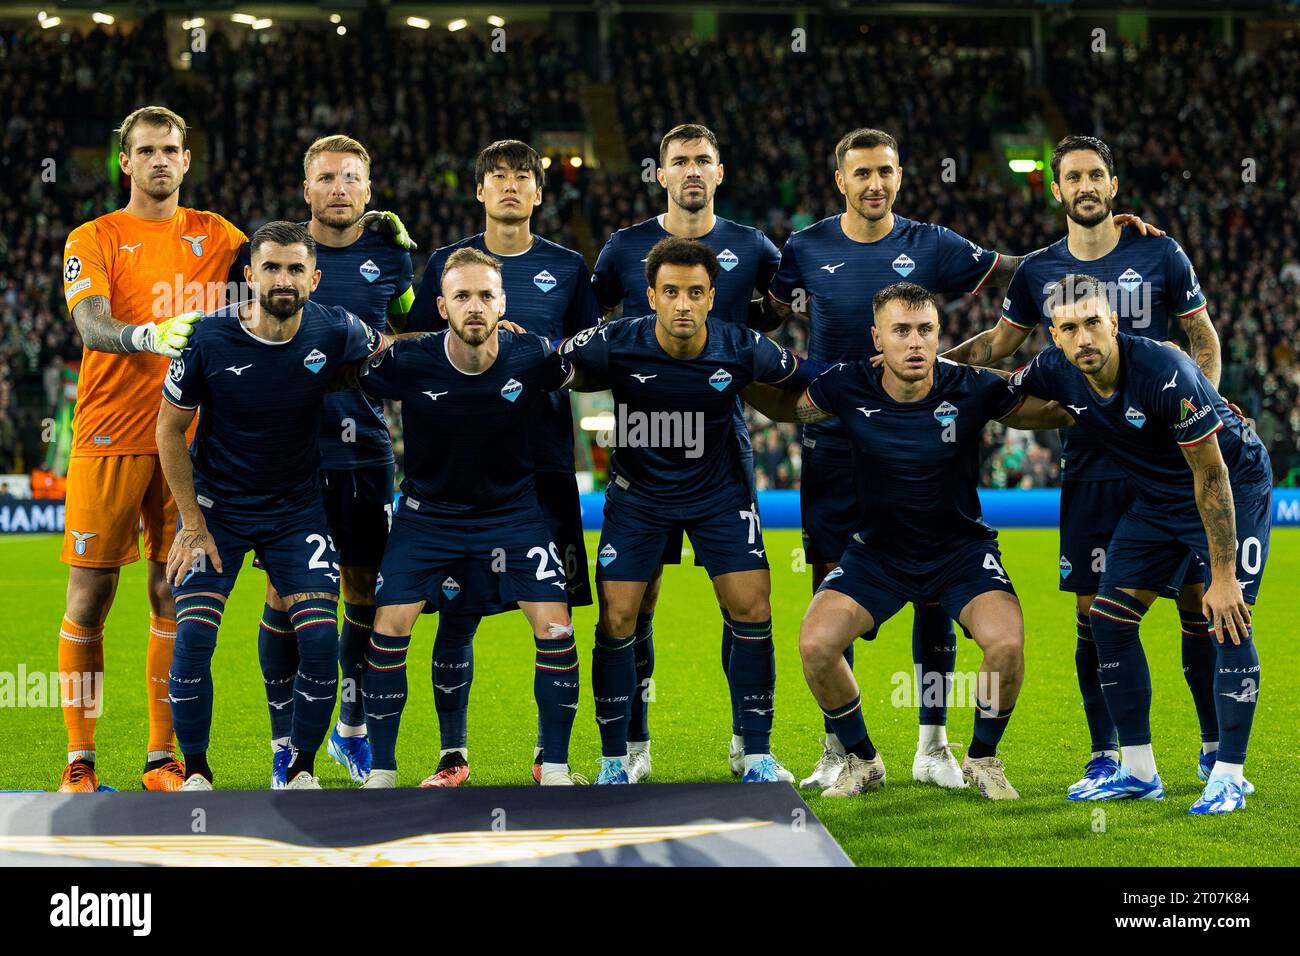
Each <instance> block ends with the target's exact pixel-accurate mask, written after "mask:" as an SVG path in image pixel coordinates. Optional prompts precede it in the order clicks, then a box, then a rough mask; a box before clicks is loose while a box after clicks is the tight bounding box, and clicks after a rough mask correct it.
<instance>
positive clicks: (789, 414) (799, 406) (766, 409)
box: [740, 382, 834, 425]
mask: <svg viewBox="0 0 1300 956" xmlns="http://www.w3.org/2000/svg"><path fill="white" fill-rule="evenodd" d="M740 397H741V398H743V399H744V400H745V403H746V404H747V405H749V406H750V407H752V408H753V409H754V410H755V411H758V412H761V413H762V414H763V415H766V416H767V417H768V418H770V419H771V420H772V421H774V422H801V423H803V424H805V425H810V424H812V423H814V422H824V421H828V420H829V419H831V418H834V416H833V415H831V414H830V413H829V412H824V411H822V410H821V409H820V408H818V407H817V405H816V403H814V402H813V400H812V399H811V398H809V396H808V390H807V389H804V390H803V391H801V392H787V391H783V390H781V389H780V388H775V387H773V386H771V385H763V384H761V383H759V382H753V383H751V384H749V385H747V386H745V388H744V389H743V390H742V391H741V393H740Z"/></svg>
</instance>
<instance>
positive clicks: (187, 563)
mask: <svg viewBox="0 0 1300 956" xmlns="http://www.w3.org/2000/svg"><path fill="white" fill-rule="evenodd" d="M194 414H195V409H193V408H182V407H180V406H179V405H175V404H173V403H172V402H170V401H168V400H167V399H165V398H164V399H163V400H162V404H161V406H160V407H159V409H158V425H157V428H156V429H155V430H154V438H155V439H156V441H157V442H158V461H159V464H161V466H162V470H163V477H164V478H166V479H167V487H168V488H169V489H170V490H171V493H172V498H173V499H175V501H176V509H177V511H178V512H179V513H180V519H181V527H180V530H178V531H177V533H176V537H175V538H174V539H173V540H172V548H171V551H170V553H168V555H167V580H168V581H169V582H171V583H172V584H180V583H181V581H182V580H183V579H184V578H185V575H186V574H187V573H188V571H189V569H190V568H191V567H192V566H193V565H194V562H195V561H196V560H199V559H200V555H202V556H203V558H202V559H203V560H207V561H211V562H212V566H213V567H214V568H215V569H216V570H217V571H218V572H220V571H221V570H222V567H221V555H220V553H219V552H218V551H217V545H216V542H214V541H213V540H212V535H211V534H209V533H208V524H207V522H206V521H205V520H204V519H203V511H202V509H200V508H199V501H198V495H197V493H196V492H195V491H194V467H193V465H192V463H191V462H190V451H189V443H188V442H187V441H186V440H185V432H186V430H188V429H189V427H190V424H191V423H192V422H193V421H194Z"/></svg>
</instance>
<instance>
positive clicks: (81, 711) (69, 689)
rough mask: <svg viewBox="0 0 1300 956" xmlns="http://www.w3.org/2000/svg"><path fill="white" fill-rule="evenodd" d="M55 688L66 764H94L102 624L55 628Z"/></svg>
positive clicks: (101, 682)
mask: <svg viewBox="0 0 1300 956" xmlns="http://www.w3.org/2000/svg"><path fill="white" fill-rule="evenodd" d="M59 685H60V693H61V695H62V698H63V699H62V701H61V703H62V705H63V723H64V726H66V727H67V728H68V762H69V763H71V762H72V761H73V760H76V759H78V758H80V759H85V760H89V761H90V762H91V763H94V762H95V720H96V719H97V718H98V717H99V715H100V713H101V711H102V709H103V697H102V694H103V689H104V625H102V624H100V625H99V626H98V627H81V626H80V625H78V624H74V623H72V621H69V620H68V619H67V618H66V617H65V618H64V619H63V623H62V624H61V625H60V626H59Z"/></svg>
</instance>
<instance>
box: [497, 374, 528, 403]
mask: <svg viewBox="0 0 1300 956" xmlns="http://www.w3.org/2000/svg"><path fill="white" fill-rule="evenodd" d="M523 390H524V386H523V384H522V383H521V382H517V381H515V380H514V379H513V378H512V379H511V380H510V381H508V382H506V383H505V384H504V385H502V386H501V397H502V398H504V399H505V400H506V401H507V402H513V401H514V400H515V399H516V398H518V397H519V394H520V393H521V392H522V391H523Z"/></svg>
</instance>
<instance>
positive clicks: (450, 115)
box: [0, 0, 1300, 494]
mask: <svg viewBox="0 0 1300 956" xmlns="http://www.w3.org/2000/svg"><path fill="white" fill-rule="evenodd" d="M95 12H100V13H107V14H109V15H111V16H113V17H114V18H115V21H114V22H113V23H112V24H101V23H96V22H95V21H94V19H92V14H93V13H95ZM38 14H43V19H38ZM234 14H241V15H242V14H248V15H250V17H254V18H267V19H270V20H271V23H270V24H269V25H266V24H263V26H262V27H261V28H259V29H256V30H255V29H253V28H252V26H250V25H247V24H242V23H237V22H233V21H232V20H231V19H230V18H231V16H232V15H234ZM489 15H496V16H502V17H504V19H505V26H504V30H505V39H506V51H505V52H504V53H500V52H493V51H492V49H491V44H492V36H491V31H492V30H493V26H492V25H491V24H490V23H488V22H487V17H488V16H489ZM1296 15H1297V7H1296V6H1295V5H1294V4H1278V3H1258V2H1236V3H1233V4H1231V5H1225V4H1217V3H1205V2H1198V0H1179V2H1177V3H1173V4H1167V5H1162V4H1152V3H1146V4H1142V5H1141V6H1138V5H1132V4H1124V3H1083V2H1076V3H1060V2H1029V0H1024V2H1005V0H1004V2H998V3H996V4H991V5H990V4H959V3H947V4H927V5H924V6H921V5H904V4H899V5H889V6H874V7H872V8H871V9H870V10H867V9H866V8H865V7H864V8H862V9H861V10H859V9H857V8H855V7H854V6H853V5H851V4H847V3H838V2H832V3H815V4H805V5H802V6H799V7H797V8H796V7H792V6H791V5H788V4H777V3H757V2H750V3H745V4H734V5H733V4H725V3H712V4H709V5H707V6H696V5H688V4H654V3H628V4H621V5H617V6H615V5H613V4H591V3H570V4H527V3H512V4H509V5H502V6H500V7H492V6H478V7H455V8H451V7H444V8H438V7H431V6H420V5H415V4H406V5H400V4H395V5H391V6H389V5H382V4H369V5H368V4H366V3H365V2H364V0H358V2H347V3H334V4H329V3H326V4H297V3H277V4H275V5H274V6H273V7H272V6H259V5H256V4H253V5H244V4H232V3H216V4H212V3H195V4H180V3H137V4H132V5H129V6H128V5H114V4H98V5H91V4H81V3H79V4H68V3H54V2H51V3H47V4H43V5H35V4H31V5H24V4H20V5H13V4H8V5H5V6H4V7H3V8H0V172H3V182H4V183H5V184H6V186H7V195H6V197H5V201H4V202H3V203H0V474H5V473H15V472H31V471H32V470H33V469H35V468H39V467H41V466H43V465H44V464H45V463H46V461H47V457H52V458H57V455H55V456H51V455H50V454H49V448H48V445H47V441H48V438H49V434H48V431H49V430H48V429H47V428H44V427H43V423H44V422H45V421H46V420H48V419H50V418H51V417H52V416H53V415H54V414H55V411H56V408H57V406H58V405H59V399H60V396H61V395H62V394H63V391H64V388H65V384H66V382H68V381H69V380H70V379H71V378H72V369H73V367H74V366H75V363H76V362H77V361H78V359H79V357H80V349H81V343H80V340H79V338H78V336H77V333H76V330H75V328H74V327H73V324H72V322H71V320H70V319H69V317H68V314H67V310H66V308H65V307H64V304H63V299H62V295H61V288H60V281H59V271H60V262H61V254H62V248H63V243H64V239H65V238H66V236H67V234H68V232H69V231H70V230H71V229H72V228H73V227H74V226H75V225H77V224H78V223H80V222H83V221H85V220H88V219H91V218H93V217H95V216H97V215H100V214H103V213H105V212H108V211H110V210H112V209H115V208H118V207H119V206H120V205H122V204H124V203H125V198H126V188H125V184H124V183H122V182H119V181H117V178H118V177H117V176H116V174H115V167H116V158H115V149H113V139H112V129H113V127H114V126H115V125H116V124H117V123H118V122H119V121H120V120H121V118H122V117H123V116H124V115H125V114H126V113H128V112H129V111H130V110H132V109H134V108H136V107H138V106H141V105H144V104H147V103H161V104H163V105H166V106H169V107H172V108H174V109H176V110H177V111H178V112H180V113H181V114H182V115H183V116H184V117H185V118H186V119H187V121H188V122H189V123H190V125H191V139H190V147H191V149H192V151H193V154H194V160H193V166H192V168H191V171H190V173H189V175H188V177H187V179H186V181H185V185H184V187H183V189H182V194H181V201H182V203H183V204H184V205H187V206H194V207H199V208H208V209H212V210H215V211H218V212H220V213H222V214H223V215H225V216H226V217H228V218H229V219H231V220H232V221H233V222H235V223H236V224H238V225H239V226H241V227H242V228H243V229H244V230H245V231H248V232H251V231H252V230H253V229H254V228H256V227H257V226H258V225H259V224H260V223H262V222H264V221H266V220H269V219H276V218H291V219H301V218H303V217H304V215H305V212H306V210H305V205H304V203H303V200H302V193H301V180H302V172H301V156H302V153H303V150H304V149H305V147H306V146H307V144H308V143H310V142H311V141H312V140H313V139H314V138H315V137H317V136H318V135H322V134H326V133H332V132H346V133H348V134H350V135H353V136H355V137H357V138H359V139H360V140H362V142H364V143H365V144H366V145H367V146H368V147H369V149H370V151H371V153H372V155H373V157H374V164H373V169H372V179H373V185H374V200H373V203H372V206H373V207H375V208H389V209H394V210H396V211H398V212H399V213H400V214H401V215H402V217H403V218H404V220H405V222H406V224H407V226H408V227H409V228H410V231H411V233H412V235H413V236H414V238H415V239H416V240H417V241H418V242H419V244H420V251H419V253H418V254H417V255H416V257H415V258H416V269H417V281H418V279H419V276H420V272H421V271H422V269H423V264H424V259H425V257H426V256H427V255H428V253H429V252H430V251H432V250H433V249H434V248H436V247H437V246H439V245H442V244H445V243H448V242H451V241H453V240H455V239H457V238H460V237H462V236H464V235H467V234H470V233H474V232H478V231H479V230H480V229H481V228H482V212H481V207H480V206H479V205H478V204H477V203H476V202H475V201H474V198H473V183H472V174H471V169H472V164H473V158H474V155H475V153H476V152H477V151H478V149H479V148H480V147H482V146H483V145H485V144H486V143H488V142H490V141H491V140H494V139H498V138H502V137H515V138H520V139H524V140H527V141H529V142H531V143H532V144H533V145H534V146H535V147H537V148H538V149H539V151H541V152H543V153H544V154H545V155H547V156H549V157H551V158H552V165H551V166H550V169H549V171H548V183H547V189H546V194H545V195H546V199H545V203H544V205H543V207H542V208H541V210H540V211H539V212H538V214H537V215H536V217H535V218H534V221H533V229H534V231H535V232H536V233H538V234H541V235H544V236H547V237H548V238H550V239H553V240H556V241H558V242H561V243H563V244H565V245H568V246H571V247H573V248H576V249H579V250H580V251H581V252H582V253H583V254H584V255H585V256H586V257H587V258H588V261H589V263H590V262H594V260H595V256H596V254H597V253H598V252H599V250H600V247H601V244H602V243H603V242H604V239H605V238H606V237H607V236H608V235H609V233H610V232H611V231H613V230H615V229H617V228H620V227H622V226H626V225H630V224H632V223H634V222H638V221H640V220H642V219H644V218H647V217H648V216H651V215H655V214H657V213H659V212H661V211H663V208H664V195H663V192H662V190H661V189H660V187H659V186H658V185H657V184H655V183H654V182H653V179H651V181H650V182H649V183H646V182H644V181H643V179H642V175H641V174H642V169H643V165H642V162H643V160H645V159H648V158H652V157H655V156H656V155H657V146H658V141H659V138H660V137H661V136H662V134H663V133H664V132H665V131H667V130H668V129H669V128H670V127H672V126H673V125H675V124H677V123H679V122H685V121H694V122H703V123H705V124H707V125H709V126H710V127H712V128H713V129H714V131H715V132H716V133H717V135H718V137H719V139H720V141H721V144H722V159H723V162H724V164H725V166H726V169H727V176H726V180H725V182H724V183H723V185H722V187H721V188H720V189H719V192H718V197H717V212H718V213H719V214H720V215H723V216H727V217H730V218H734V219H737V220H739V221H741V222H744V223H748V224H752V225H756V226H760V227H762V228H763V229H764V230H766V231H767V233H768V235H769V236H771V238H772V239H773V240H774V241H775V242H776V243H777V244H778V245H780V244H781V243H782V242H783V241H784V240H785V238H786V237H787V236H788V235H789V234H790V233H791V232H792V231H794V230H795V229H798V228H801V227H803V226H806V225H808V224H809V223H811V222H814V221H816V220H817V219H820V218H822V217H823V216H826V215H829V214H833V213H836V212H839V211H841V210H842V209H843V201H842V199H841V197H840V196H839V194H838V192H837V191H836V189H835V186H834V182H833V178H832V172H831V160H830V156H831V151H832V149H833V146H834V143H835V141H836V140H837V139H838V138H839V136H840V135H842V133H844V132H845V131H846V130H848V129H850V128H853V127H855V126H861V125H872V126H878V127H882V128H884V129H887V130H890V131H892V132H894V133H895V134H896V135H897V136H898V138H899V140H900V144H901V150H902V158H903V166H904V179H903V185H902V189H901V191H900V194H899V198H898V202H897V205H896V207H895V209H896V211H897V212H898V213H900V214H902V215H905V216H908V217H911V218H917V219H923V220H929V221H933V222H937V223H941V224H943V225H947V226H949V227H951V228H953V229H955V230H957V231H958V232H960V233H962V234H963V235H965V236H967V237H969V238H971V239H972V240H974V241H976V242H978V243H980V244H982V245H985V246H987V247H993V248H997V249H999V250H1001V251H1004V252H1010V253H1014V254H1023V253H1026V252H1029V251H1031V250H1033V249H1035V248H1038V247H1039V246H1042V245H1044V244H1046V243H1047V242H1050V241H1054V240H1055V239H1057V238H1059V237H1060V236H1061V235H1062V234H1063V233H1064V220H1063V217H1062V215H1061V213H1060V211H1059V209H1056V208H1054V207H1053V206H1052V204H1050V202H1049V201H1047V200H1046V199H1045V183H1044V182H1043V178H1042V177H1043V175H1044V174H1043V173H1042V172H1039V171H1034V172H1031V173H1029V174H1027V175H1026V174H1017V173H1013V172H1011V170H1010V169H1009V167H1008V161H1007V157H1008V155H1009V154H1010V153H1011V152H1015V151H1020V154H1021V155H1024V154H1025V153H1024V151H1025V150H1028V154H1027V155H1030V156H1034V155H1037V156H1039V157H1041V156H1042V155H1043V147H1044V146H1045V145H1050V144H1051V143H1053V142H1055V141H1056V140H1058V139H1059V138H1060V137H1062V136H1063V135H1065V134H1066V133H1090V134H1095V135H1098V136H1101V137H1103V138H1104V139H1106V140H1107V141H1108V142H1109V143H1110V145H1111V147H1112V148H1113V149H1114V151H1115V154H1116V158H1117V163H1118V169H1117V173H1118V175H1119V177H1120V186H1121V191H1120V194H1119V198H1118V200H1117V203H1116V209H1117V211H1134V212H1137V213H1139V214H1140V215H1142V216H1143V218H1145V219H1146V220H1147V221H1148V222H1152V223H1155V224H1157V225H1159V226H1161V227H1163V228H1165V229H1167V230H1168V231H1169V232H1170V233H1171V234H1172V235H1173V236H1174V237H1175V238H1177V239H1178V240H1179V241H1180V242H1181V243H1182V244H1183V246H1184V247H1185V248H1186V249H1187V251H1188V254H1189V255H1190V257H1191V259H1192V261H1193V263H1194V264H1195V266H1196V268H1197V271H1198V273H1199V275H1200V278H1201V279H1202V282H1203V284H1204V287H1205V289H1206V292H1207V295H1208V298H1209V303H1210V312H1211V315H1212V317H1213V319H1214V322H1215V325H1216V326H1217V328H1218V330H1219V335H1220V339H1221V341H1222V343H1223V360H1224V361H1223V366H1224V371H1223V380H1222V391H1223V393H1224V394H1225V395H1226V396H1228V397H1229V398H1231V399H1233V400H1235V401H1236V402H1237V403H1239V404H1240V405H1241V406H1242V407H1243V408H1244V409H1245V410H1246V411H1247V413H1248V414H1249V415H1251V416H1252V417H1254V418H1255V419H1256V420H1257V428H1258V431H1259V434H1260V435H1261V437H1262V438H1263V439H1264V440H1265V441H1266V442H1267V444H1268V446H1269V448H1270V451H1271V454H1272V458H1273V463H1274V467H1275V469H1276V472H1277V475H1276V477H1277V479H1278V481H1279V483H1280V484H1284V485H1291V486H1294V485H1296V484H1297V483H1300V401H1298V397H1297V396H1298V393H1300V363H1298V361H1297V348H1298V347H1300V337H1298V336H1297V327H1296V326H1297V315H1300V243H1297V237H1296V228H1297V227H1296V223H1297V220H1298V219H1300V199H1298V198H1297V195H1296V192H1295V184H1296V182H1297V177H1298V174H1300V160H1298V159H1297V156H1300V122H1298V121H1297V120H1296V116H1297V112H1298V106H1300V104H1298V103H1297V96H1298V95H1300V27H1298V24H1297V20H1296ZM56 17H57V18H58V20H59V22H58V23H57V24H56V23H53V22H52V20H53V19H54V18H56ZM199 17H202V18H203V20H204V26H203V27H202V29H203V31H204V32H203V37H204V44H203V45H204V47H205V48H204V49H202V50H199V51H194V50H192V49H191V38H192V30H187V29H186V28H185V27H184V26H183V23H184V22H186V21H192V20H194V19H196V18H199ZM408 17H423V18H426V19H428V20H429V21H431V22H430V28H429V29H417V28H415V27H412V26H409V25H408V24H407V18H408ZM457 17H464V18H466V19H467V20H468V24H467V26H466V27H465V28H464V29H461V30H458V31H455V32H451V31H449V30H448V29H447V24H448V21H450V20H452V19H454V18H457ZM99 19H101V20H103V19H106V18H105V17H103V16H101V17H100V18H99ZM340 28H342V31H340ZM795 29H803V30H805V31H806V49H805V51H804V52H794V51H792V49H791V44H792V31H793V30H795ZM1098 29H1100V30H1103V31H1105V32H1104V39H1105V47H1106V48H1105V52H1104V53H1097V52H1093V47H1094V45H1095V38H1096V35H1095V33H1094V31H1095V30H1098ZM340 34H341V35H340ZM575 155H576V156H580V157H581V158H582V159H583V162H582V164H581V166H574V165H573V164H571V163H570V162H569V161H568V157H571V156H575ZM945 159H951V160H952V161H953V164H951V168H953V169H954V170H955V173H956V175H955V181H953V182H947V181H945V180H944V178H943V176H942V171H943V165H942V164H943V162H944V160H945ZM1248 159H1249V160H1253V161H1254V162H1253V165H1252V166H1251V169H1252V171H1253V175H1254V180H1253V181H1252V182H1245V181H1243V162H1244V161H1245V160H1248ZM50 160H52V161H53V165H52V166H51V164H50V163H49V162H48V161H50ZM47 169H53V170H54V171H55V172H54V176H53V181H50V176H49V175H44V176H43V175H42V173H43V171H45V170H47ZM1001 300H1002V292H1001V290H1000V289H989V290H986V291H985V292H984V293H982V294H981V295H980V296H978V297H974V298H969V297H968V298H965V299H959V300H950V301H949V303H948V308H947V310H946V317H945V330H944V338H945V340H946V342H947V343H949V344H951V343H955V342H956V341H960V340H961V339H962V338H964V337H966V336H967V335H969V334H972V333H973V332H975V331H978V330H980V329H983V328H986V327H989V326H991V325H992V324H993V323H994V322H995V321H996V320H997V317H998V309H999V305H1000V303H1001ZM781 335H782V337H783V338H784V340H785V341H786V342H787V344H791V345H793V346H794V347H795V348H796V349H799V350H800V351H803V350H804V345H805V340H806V337H805V334H804V330H803V328H801V327H797V326H796V327H787V328H786V329H784V330H783V331H782V333H781ZM1039 343H1041V336H1040V335H1035V336H1034V337H1033V339H1031V344H1032V345H1033V347H1037V345H1038V344H1039ZM754 435H755V438H754V443H755V447H756V450H757V464H758V473H759V481H760V487H773V488H790V487H797V486H798V480H799V451H798V449H799V446H798V443H797V441H796V440H795V433H794V431H793V428H792V427H791V426H779V427H778V426H767V427H764V428H759V427H757V426H756V427H755V428H754ZM395 437H396V438H397V439H398V446H397V447H398V449H399V454H400V447H401V446H400V435H395ZM986 442H987V444H988V449H987V451H988V454H987V455H986V456H985V463H984V480H985V484H987V485H989V486H993V487H1042V486H1051V485H1054V484H1056V483H1057V482H1058V480H1059V474H1058V468H1057V465H1056V461H1057V455H1056V449H1057V446H1056V439H1055V436H1054V435H1052V434H1047V433H1040V434H1037V435H1032V436H1031V435H1028V434H1026V433H1011V435H1010V436H1008V435H1006V434H1005V433H1003V432H1002V431H1001V430H1000V429H996V428H991V429H990V430H989V432H988V435H987V437H986ZM54 464H55V466H56V469H57V466H58V462H57V461H56V462H54ZM4 490H5V489H3V488H0V494H2V493H3V492H4Z"/></svg>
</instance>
